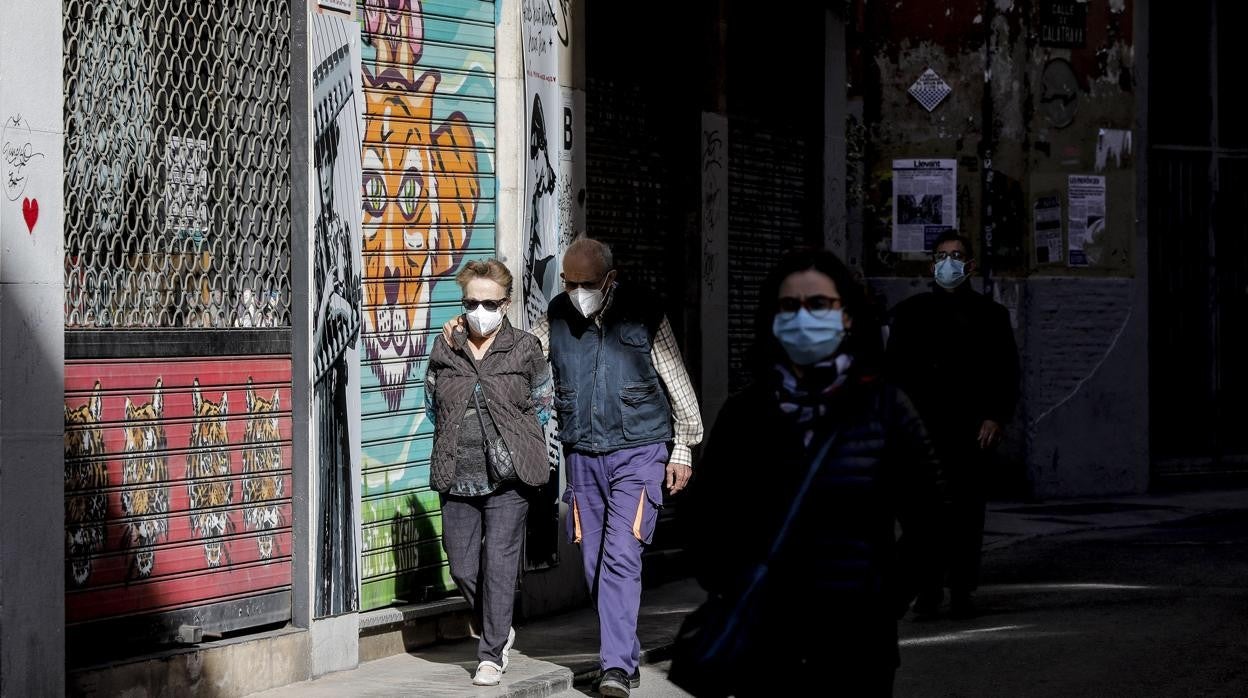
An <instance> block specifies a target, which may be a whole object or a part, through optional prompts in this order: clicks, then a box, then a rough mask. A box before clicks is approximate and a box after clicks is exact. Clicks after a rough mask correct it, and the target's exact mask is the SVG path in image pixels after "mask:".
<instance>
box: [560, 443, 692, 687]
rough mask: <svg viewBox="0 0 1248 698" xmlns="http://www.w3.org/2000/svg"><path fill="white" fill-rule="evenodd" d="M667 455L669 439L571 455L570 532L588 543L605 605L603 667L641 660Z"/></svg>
mask: <svg viewBox="0 0 1248 698" xmlns="http://www.w3.org/2000/svg"><path fill="white" fill-rule="evenodd" d="M668 457H669V454H668V450H667V445H666V444H654V445H651V446H639V447H637V448H626V449H623V450H620V451H614V452H612V453H607V454H601V455H593V454H588V453H580V452H577V451H569V452H568V453H567V466H568V490H567V492H565V493H564V496H563V499H564V501H565V502H567V503H568V536H569V538H571V540H572V542H574V543H580V545H581V560H582V562H583V563H584V565H585V582H586V583H587V584H588V585H589V592H590V595H591V596H592V597H593V600H594V603H595V605H596V606H597V608H598V624H599V626H600V633H601V647H600V650H599V657H600V659H601V661H602V668H603V669H623V670H624V671H625V673H628V674H630V675H631V674H632V673H633V672H634V671H636V669H637V664H638V662H639V660H640V658H641V643H640V642H639V641H638V640H637V611H638V608H639V607H640V605H641V551H642V548H643V547H644V546H645V545H646V544H647V543H649V542H650V540H651V539H652V538H653V537H654V525H655V523H656V522H657V521H658V519H659V508H660V507H662V505H663V478H664V474H665V472H666V470H667V459H668Z"/></svg>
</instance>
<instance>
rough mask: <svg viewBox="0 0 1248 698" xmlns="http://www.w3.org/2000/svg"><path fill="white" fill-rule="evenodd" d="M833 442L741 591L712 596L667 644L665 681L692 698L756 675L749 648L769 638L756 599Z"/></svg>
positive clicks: (719, 692)
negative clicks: (760, 630)
mask: <svg viewBox="0 0 1248 698" xmlns="http://www.w3.org/2000/svg"><path fill="white" fill-rule="evenodd" d="M836 437H837V434H835V433H834V434H832V436H831V437H829V438H828V440H827V441H825V442H824V443H823V445H822V446H821V447H820V448H819V452H818V454H817V455H816V456H815V458H814V460H813V461H811V466H810V470H809V471H807V473H806V478H805V479H804V480H803V481H802V484H801V486H800V487H799V488H798V490H797V493H796V495H795V496H794V497H793V504H792V505H791V506H790V507H789V512H788V514H787V515H786V516H785V519H784V523H783V524H782V525H781V526H780V531H779V532H778V533H777V534H776V537H775V539H774V540H773V541H772V543H771V549H770V550H769V551H768V553H767V556H766V557H765V558H764V559H763V560H762V562H760V563H759V564H758V565H756V566H755V567H754V569H753V570H751V572H750V574H749V576H748V579H747V580H746V583H745V585H744V587H743V589H744V590H743V591H742V592H741V593H740V594H737V595H735V596H732V597H728V596H723V595H718V594H712V595H711V596H710V597H708V598H707V600H706V601H705V602H704V603H703V604H702V605H701V606H699V607H698V608H697V609H695V610H694V611H693V612H692V613H690V614H689V616H688V617H687V618H685V622H684V623H682V624H681V626H680V631H679V632H677V634H676V640H675V642H674V643H673V644H672V664H671V669H670V670H669V672H668V680H669V681H671V682H672V683H673V684H676V685H677V686H679V687H681V688H683V689H684V690H686V691H688V692H689V693H691V694H693V695H695V696H728V695H732V693H733V692H734V691H735V690H736V689H738V688H739V687H740V686H741V685H742V683H743V681H742V679H743V677H745V676H747V675H749V674H752V673H754V672H756V671H758V667H757V666H753V665H751V663H750V662H749V660H748V657H749V653H750V650H751V646H752V645H753V644H754V643H766V642H768V638H765V637H758V636H757V634H756V632H755V628H756V627H757V625H756V622H755V621H756V619H757V615H758V614H759V613H760V609H759V608H758V603H757V602H756V600H755V596H756V593H757V591H758V590H759V587H761V586H762V583H763V581H764V580H765V579H766V578H767V573H768V571H769V569H770V567H771V563H772V561H773V560H775V557H776V555H777V554H778V553H779V551H780V548H781V547H783V545H784V541H785V539H786V538H787V537H788V535H789V528H790V527H791V526H792V524H793V521H794V519H796V518H797V514H798V512H799V511H801V507H802V501H803V500H804V499H805V498H806V493H807V492H808V491H809V490H810V485H811V483H812V482H813V481H814V479H815V475H816V474H818V472H819V469H820V467H822V465H823V461H824V459H825V458H826V457H827V455H828V451H829V450H830V449H831V448H832V444H833V442H834V441H836Z"/></svg>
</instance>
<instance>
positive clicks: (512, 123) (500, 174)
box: [494, 0, 527, 327]
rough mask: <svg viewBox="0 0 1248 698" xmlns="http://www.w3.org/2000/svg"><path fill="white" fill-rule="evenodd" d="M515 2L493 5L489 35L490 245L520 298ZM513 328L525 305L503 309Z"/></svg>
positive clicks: (520, 144)
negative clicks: (494, 211)
mask: <svg viewBox="0 0 1248 698" xmlns="http://www.w3.org/2000/svg"><path fill="white" fill-rule="evenodd" d="M521 5H522V3H520V2H513V1H510V0H508V1H504V2H499V3H498V4H497V7H498V10H497V12H498V23H497V26H496V31H495V35H494V67H495V71H496V72H495V74H494V98H495V105H494V114H495V117H494V120H495V135H494V137H495V141H494V158H495V163H494V164H495V167H494V172H495V177H496V180H495V187H496V189H495V191H496V192H497V194H498V223H497V224H496V227H495V229H494V235H495V240H494V245H495V248H496V249H497V251H498V257H499V259H501V260H502V261H503V263H505V264H506V265H507V268H508V269H509V270H511V273H512V276H514V277H515V278H516V282H515V285H514V288H512V293H513V294H514V296H515V297H516V298H521V297H522V295H521V293H520V285H519V284H520V279H522V278H523V275H524V242H525V238H524V235H523V234H522V231H523V230H524V226H523V225H522V224H521V221H522V220H523V218H524V160H525V158H524V154H523V151H524V147H525V143H527V131H526V130H525V128H524V52H523V50H522V47H521V40H520V36H521V31H520V19H521V17H520V13H521ZM508 316H509V317H510V318H511V322H512V324H513V325H515V326H516V327H523V326H524V320H523V317H524V303H522V302H517V303H512V304H511V310H510V311H509V313H508Z"/></svg>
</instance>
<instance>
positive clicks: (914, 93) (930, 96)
mask: <svg viewBox="0 0 1248 698" xmlns="http://www.w3.org/2000/svg"><path fill="white" fill-rule="evenodd" d="M907 91H908V92H909V93H910V96H911V97H914V98H915V99H917V100H919V104H922V105H923V108H924V109H926V110H928V111H929V112H930V111H931V110H933V109H935V108H936V106H937V105H938V104H940V103H941V102H943V101H944V99H945V97H948V96H949V93H951V92H953V88H952V87H950V86H949V84H948V83H947V82H945V81H944V80H942V79H941V77H940V76H939V75H937V74H936V71H934V70H932V69H931V68H928V69H927V71H926V72H924V73H923V74H922V75H920V76H919V79H918V80H915V81H914V84H913V85H911V86H910V89H909V90H907Z"/></svg>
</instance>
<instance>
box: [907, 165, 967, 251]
mask: <svg viewBox="0 0 1248 698" xmlns="http://www.w3.org/2000/svg"><path fill="white" fill-rule="evenodd" d="M957 227H958V161H957V160H894V161H893V252H928V251H931V249H932V245H933V244H934V243H935V242H936V238H938V237H940V234H941V233H943V232H945V231H946V230H954V229H956V228H957Z"/></svg>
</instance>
